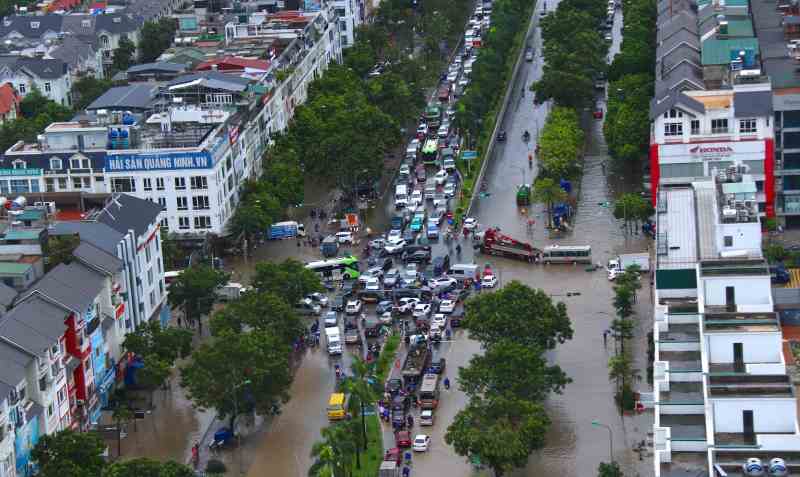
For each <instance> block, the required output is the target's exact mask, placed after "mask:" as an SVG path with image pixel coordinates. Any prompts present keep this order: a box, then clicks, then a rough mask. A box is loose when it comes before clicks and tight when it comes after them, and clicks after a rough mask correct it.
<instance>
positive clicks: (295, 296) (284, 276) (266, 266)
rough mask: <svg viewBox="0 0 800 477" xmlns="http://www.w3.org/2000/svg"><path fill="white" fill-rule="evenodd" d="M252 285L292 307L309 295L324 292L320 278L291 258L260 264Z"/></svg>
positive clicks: (257, 265) (257, 266)
mask: <svg viewBox="0 0 800 477" xmlns="http://www.w3.org/2000/svg"><path fill="white" fill-rule="evenodd" d="M252 284H253V287H254V288H255V289H256V290H258V291H259V292H264V293H272V294H274V295H276V296H278V297H280V298H282V299H284V300H286V302H287V303H289V304H290V305H294V304H295V303H297V302H298V301H300V299H301V298H303V297H304V296H306V295H308V294H309V293H312V292H321V291H323V288H322V285H321V284H320V282H319V276H318V275H317V274H316V273H314V272H313V271H311V270H307V269H306V267H305V265H303V264H302V263H301V262H299V261H297V260H294V259H291V258H289V259H286V260H284V261H283V262H280V263H273V262H259V263H258V264H256V274H255V277H253V281H252Z"/></svg>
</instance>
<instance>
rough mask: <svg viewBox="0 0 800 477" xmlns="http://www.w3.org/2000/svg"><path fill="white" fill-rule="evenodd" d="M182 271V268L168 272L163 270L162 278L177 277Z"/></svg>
mask: <svg viewBox="0 0 800 477" xmlns="http://www.w3.org/2000/svg"><path fill="white" fill-rule="evenodd" d="M181 273H183V270H173V271H169V272H164V278H176V277H179V276H180V275H181Z"/></svg>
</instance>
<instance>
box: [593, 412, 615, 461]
mask: <svg viewBox="0 0 800 477" xmlns="http://www.w3.org/2000/svg"><path fill="white" fill-rule="evenodd" d="M592 427H605V428H606V429H607V430H608V458H609V460H610V462H609V464H613V463H614V433H613V432H612V431H611V427H609V426H607V425H605V424H603V423H602V422H600V421H597V420H594V421H592Z"/></svg>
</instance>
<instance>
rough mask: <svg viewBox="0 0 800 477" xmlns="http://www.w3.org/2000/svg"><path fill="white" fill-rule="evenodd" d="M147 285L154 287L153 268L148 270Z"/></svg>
mask: <svg viewBox="0 0 800 477" xmlns="http://www.w3.org/2000/svg"><path fill="white" fill-rule="evenodd" d="M147 284H148V285H152V284H153V268H152V267H150V268H148V269H147Z"/></svg>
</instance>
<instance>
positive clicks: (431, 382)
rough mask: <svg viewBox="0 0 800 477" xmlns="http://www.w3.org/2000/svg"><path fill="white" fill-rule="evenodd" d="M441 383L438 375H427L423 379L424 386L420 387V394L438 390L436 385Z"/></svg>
mask: <svg viewBox="0 0 800 477" xmlns="http://www.w3.org/2000/svg"><path fill="white" fill-rule="evenodd" d="M438 382H439V375H438V374H432V373H431V374H426V375H425V376H423V377H422V386H420V388H419V390H420V392H423V393H424V392H430V391H433V390H434V389H436V385H437V384H438Z"/></svg>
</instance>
